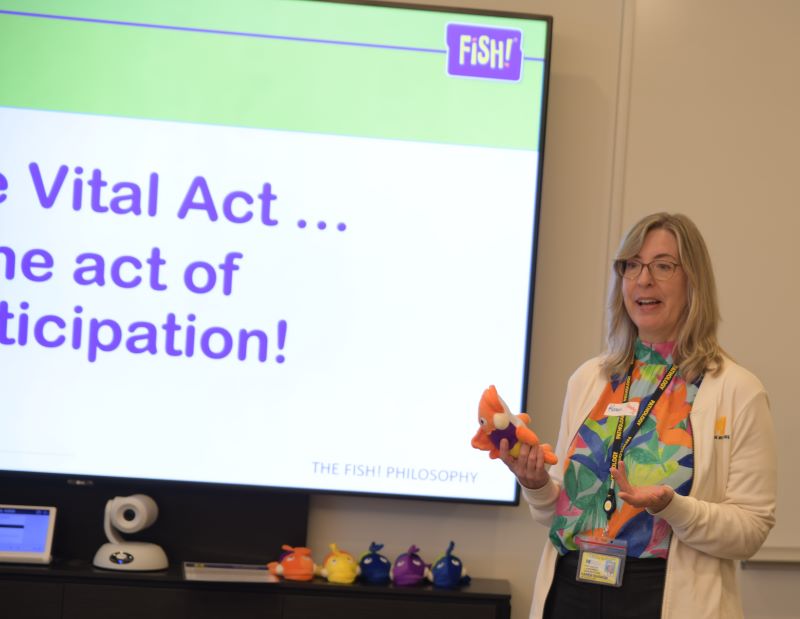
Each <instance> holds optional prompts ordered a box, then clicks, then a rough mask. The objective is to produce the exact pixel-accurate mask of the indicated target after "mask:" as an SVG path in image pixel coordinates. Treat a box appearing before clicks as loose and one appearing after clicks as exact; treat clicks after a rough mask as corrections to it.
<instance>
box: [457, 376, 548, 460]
mask: <svg viewBox="0 0 800 619" xmlns="http://www.w3.org/2000/svg"><path fill="white" fill-rule="evenodd" d="M530 421H531V418H530V417H529V416H528V415H526V414H525V413H520V414H519V415H512V414H511V411H510V410H509V408H508V406H506V403H505V402H503V398H501V397H500V395H499V394H498V393H497V389H495V386H494V385H490V386H489V388H488V389H485V390H484V392H483V395H482V396H481V401H480V403H479V404H478V423H479V424H480V427H479V428H478V431H477V432H476V433H475V436H473V437H472V446H473V447H474V448H475V449H481V450H483V451H488V452H489V457H490V458H492V459H494V458H497V457H498V456H499V455H500V441H501V440H503V439H508V446H509V448H510V449H511V455H512V456H514V457H515V458H516V457H517V456H518V455H519V449H520V446H521V445H522V443H527V444H528V445H539V444H540V441H539V437H538V436H536V433H535V432H534V431H533V430H531V429H530V428H529V427H528V426H527V424H528V423H530ZM541 445H542V447H543V448H544V461H545V463H546V464H555V463H556V462H558V458H557V457H556V454H554V453H553V448H552V447H551V446H550V445H548V444H547V443H542V444H541Z"/></svg>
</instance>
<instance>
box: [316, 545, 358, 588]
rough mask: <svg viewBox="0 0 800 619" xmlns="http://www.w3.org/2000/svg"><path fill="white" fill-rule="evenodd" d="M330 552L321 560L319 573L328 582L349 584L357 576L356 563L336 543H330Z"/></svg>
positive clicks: (351, 556)
mask: <svg viewBox="0 0 800 619" xmlns="http://www.w3.org/2000/svg"><path fill="white" fill-rule="evenodd" d="M330 549H331V551H330V553H328V556H326V557H325V560H324V561H323V562H322V569H320V570H319V575H320V576H322V577H323V578H327V579H328V582H335V583H339V584H343V585H349V584H350V583H352V582H354V581H355V579H356V577H357V576H358V573H359V569H358V563H356V560H355V559H354V558H353V555H351V554H350V553H349V552H345V551H344V550H339V548H338V547H337V546H336V544H331V545H330Z"/></svg>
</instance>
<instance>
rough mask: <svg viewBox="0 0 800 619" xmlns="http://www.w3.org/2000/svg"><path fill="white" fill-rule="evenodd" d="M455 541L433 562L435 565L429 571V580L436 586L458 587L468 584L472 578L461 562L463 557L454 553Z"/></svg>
mask: <svg viewBox="0 0 800 619" xmlns="http://www.w3.org/2000/svg"><path fill="white" fill-rule="evenodd" d="M453 548H455V542H450V545H449V546H448V547H447V551H446V552H445V553H444V555H442V556H441V557H439V558H438V559H436V561H434V562H433V567H431V569H430V570H429V571H428V574H427V577H428V580H430V581H431V582H433V586H434V587H442V588H444V589H456V588H458V587H462V586H464V585H468V584H469V581H470V580H471V579H470V577H469V576H467V570H466V569H465V568H464V565H463V564H462V563H461V559H459V558H458V557H457V556H455V555H454V554H453Z"/></svg>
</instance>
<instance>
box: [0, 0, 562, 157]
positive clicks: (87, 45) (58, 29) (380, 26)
mask: <svg viewBox="0 0 800 619" xmlns="http://www.w3.org/2000/svg"><path fill="white" fill-rule="evenodd" d="M448 23H458V24H476V25H480V26H484V27H496V28H513V29H516V30H519V31H520V32H521V33H522V49H523V60H522V68H521V76H520V79H519V80H518V81H507V80H499V79H476V78H470V77H458V76H452V75H448V73H447V44H446V40H445V29H446V27H447V24H448ZM546 50H547V24H546V22H544V21H540V20H533V19H525V18H519V19H507V18H501V17H492V16H482V15H474V14H460V13H449V12H448V13H445V12H430V11H422V10H415V11H407V10H404V9H397V8H387V7H376V6H367V5H349V4H340V3H333V2H330V3H329V2H318V1H314V0H275V1H267V0H228V1H227V2H225V3H219V2H217V1H216V0H202V1H191V2H177V1H170V2H162V1H160V0H159V1H156V0H144V1H142V0H140V1H137V2H108V1H89V0H84V1H71V2H56V1H52V0H51V1H44V0H41V1H16V2H15V1H8V0H0V84H1V85H2V87H0V106H7V107H17V108H31V109H40V110H53V111H64V112H76V113H86V114H101V115H110V116H121V117H132V118H145V119H155V120H169V121H180V122H192V123H205V124H214V125H228V126H237V127H253V128H267V129H278V130H288V131H302V132H312V133H322V134H333V135H351V136H360V137H374V138H383V139H399V140H409V141H422V142H436V143H447V144H466V145H479V146H491V147H501V148H513V149H524V150H538V148H539V131H540V116H541V106H542V104H543V90H544V71H545V64H544V56H545V53H546Z"/></svg>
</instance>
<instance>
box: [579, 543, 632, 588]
mask: <svg viewBox="0 0 800 619" xmlns="http://www.w3.org/2000/svg"><path fill="white" fill-rule="evenodd" d="M575 539H576V540H577V541H578V548H579V549H580V555H579V557H578V573H577V575H576V580H579V581H581V582H590V583H593V584H596V585H606V586H609V587H621V586H622V574H623V572H624V571H625V556H626V555H627V550H628V544H627V542H626V541H625V540H609V539H597V538H595V539H582V538H579V537H576V538H575Z"/></svg>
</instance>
